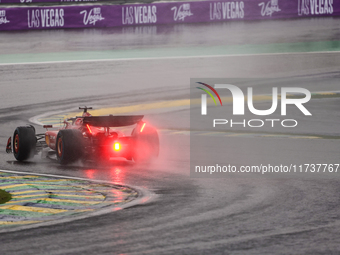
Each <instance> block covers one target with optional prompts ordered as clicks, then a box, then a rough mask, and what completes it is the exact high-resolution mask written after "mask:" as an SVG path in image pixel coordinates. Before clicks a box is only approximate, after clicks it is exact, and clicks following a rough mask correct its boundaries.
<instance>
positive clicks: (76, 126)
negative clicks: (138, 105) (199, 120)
mask: <svg viewBox="0 0 340 255" xmlns="http://www.w3.org/2000/svg"><path fill="white" fill-rule="evenodd" d="M79 109H82V110H84V112H83V114H82V116H81V117H75V118H70V119H67V120H65V121H64V122H63V124H64V126H63V127H62V128H61V129H59V130H48V129H49V128H52V125H45V126H44V128H46V130H47V131H46V132H45V133H44V134H36V133H35V128H34V127H33V126H23V127H17V128H16V129H15V131H14V135H13V139H12V138H11V137H10V138H9V139H8V142H7V146H6V152H7V153H11V152H12V151H13V154H14V157H15V158H16V159H17V160H18V161H24V160H28V159H30V158H32V157H33V156H34V155H36V154H38V153H39V152H42V155H49V154H56V155H57V161H58V162H59V163H60V164H68V163H72V162H75V161H77V160H80V159H82V160H87V159H88V160H98V159H99V160H109V159H110V158H111V157H124V158H126V159H127V160H134V161H136V162H149V161H151V160H152V159H154V158H156V157H158V153H159V138H158V133H157V130H156V129H155V128H154V127H152V126H150V125H148V124H146V123H145V122H144V121H143V120H142V119H143V117H144V116H143V115H131V116H112V115H110V116H92V115H91V114H89V113H88V111H87V110H88V109H92V108H91V107H79ZM132 125H135V127H134V128H133V130H132V133H131V135H130V136H125V135H124V134H123V132H121V131H119V130H114V129H112V128H113V127H116V128H117V127H125V126H132ZM12 145H13V149H12Z"/></svg>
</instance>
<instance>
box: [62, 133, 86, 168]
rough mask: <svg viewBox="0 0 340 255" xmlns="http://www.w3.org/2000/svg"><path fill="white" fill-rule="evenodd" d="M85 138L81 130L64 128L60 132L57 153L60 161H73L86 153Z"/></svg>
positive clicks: (67, 162) (65, 162)
mask: <svg viewBox="0 0 340 255" xmlns="http://www.w3.org/2000/svg"><path fill="white" fill-rule="evenodd" d="M83 152H84V138H83V135H82V134H81V132H80V131H79V130H76V129H63V130H60V131H59V132H58V135H57V140H56V154H57V160H58V163H60V164H62V165H66V164H70V163H73V162H75V161H77V160H79V159H81V158H82V157H83V155H84V153H83Z"/></svg>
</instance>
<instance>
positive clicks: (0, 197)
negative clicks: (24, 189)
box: [0, 189, 12, 204]
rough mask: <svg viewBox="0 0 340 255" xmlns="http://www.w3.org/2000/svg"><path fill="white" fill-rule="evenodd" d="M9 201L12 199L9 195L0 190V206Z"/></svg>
mask: <svg viewBox="0 0 340 255" xmlns="http://www.w3.org/2000/svg"><path fill="white" fill-rule="evenodd" d="M11 199H12V196H11V194H9V193H8V192H6V191H4V190H2V189H0V204H4V203H6V202H8V201H9V200H11Z"/></svg>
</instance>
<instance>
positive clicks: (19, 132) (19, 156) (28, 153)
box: [13, 126, 37, 161]
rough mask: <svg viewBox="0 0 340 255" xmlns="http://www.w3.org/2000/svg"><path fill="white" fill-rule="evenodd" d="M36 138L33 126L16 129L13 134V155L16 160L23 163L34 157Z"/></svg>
mask: <svg viewBox="0 0 340 255" xmlns="http://www.w3.org/2000/svg"><path fill="white" fill-rule="evenodd" d="M36 144H37V138H36V137H35V129H34V127H33V126H29V127H17V128H16V129H15V131H14V134H13V154H14V157H15V158H16V160H18V161H24V160H27V159H31V158H33V157H34V155H35V152H36Z"/></svg>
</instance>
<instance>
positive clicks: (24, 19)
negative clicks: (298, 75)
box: [0, 0, 340, 30]
mask: <svg viewBox="0 0 340 255" xmlns="http://www.w3.org/2000/svg"><path fill="white" fill-rule="evenodd" d="M337 15H340V2H335V1H333V0H308V1H307V0H287V1H282V0H269V1H262V0H245V1H200V2H167V3H152V4H133V5H76V6H60V7H59V6H58V7H7V8H0V30H17V29H21V30H22V29H53V28H85V27H115V26H129V25H150V24H152V25H154V24H175V23H196V22H218V21H228V20H266V19H285V18H299V17H314V16H315V17H320V16H337Z"/></svg>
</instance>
